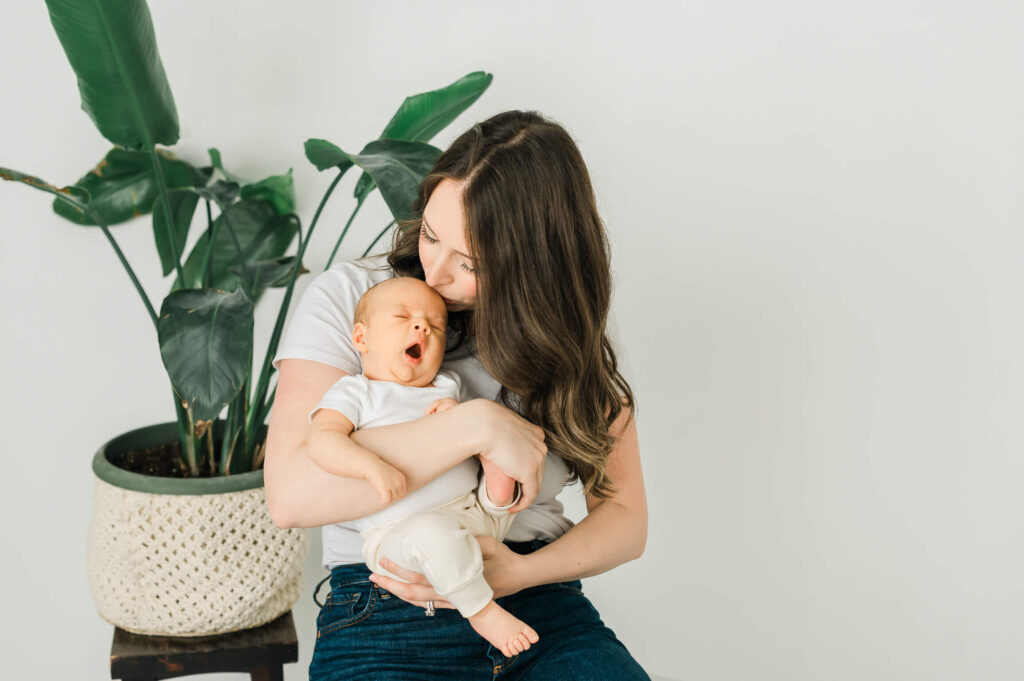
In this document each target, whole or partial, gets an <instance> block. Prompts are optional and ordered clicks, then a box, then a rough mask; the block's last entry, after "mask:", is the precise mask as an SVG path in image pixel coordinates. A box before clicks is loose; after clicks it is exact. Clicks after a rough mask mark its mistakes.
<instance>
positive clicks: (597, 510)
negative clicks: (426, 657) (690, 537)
mask: <svg viewBox="0 0 1024 681" xmlns="http://www.w3.org/2000/svg"><path fill="white" fill-rule="evenodd" d="M628 417H629V413H628V411H626V410H623V413H622V414H620V415H619V417H618V418H617V419H616V420H615V423H613V424H612V427H611V428H610V429H609V430H610V432H612V433H614V434H616V435H617V436H618V440H617V441H616V443H615V446H614V448H613V449H612V451H611V452H610V453H609V455H608V467H607V469H606V470H607V474H608V477H609V478H610V479H611V481H612V484H613V485H614V486H615V488H616V493H615V494H614V496H612V497H610V498H608V499H597V498H596V497H594V496H593V495H587V510H588V515H587V517H586V518H584V519H583V520H581V521H580V522H579V523H578V524H577V525H576V526H575V527H573V528H571V529H570V530H569V531H568V532H566V533H565V534H564V535H562V536H561V537H559V538H558V539H557V540H555V541H553V542H551V543H550V544H548V545H547V546H545V547H543V548H541V549H538V550H537V551H534V552H533V553H529V554H526V555H520V554H517V553H514V552H513V551H512V550H511V549H509V548H508V547H507V546H505V545H504V544H502V543H500V542H499V541H498V540H496V539H495V538H494V537H489V536H484V537H477V541H479V542H480V548H481V550H482V552H483V558H484V577H485V578H486V579H487V583H488V584H490V586H491V588H492V589H494V595H495V597H496V598H497V597H501V596H506V595H508V594H513V593H516V592H517V591H521V590H522V589H525V588H528V587H531V586H537V585H540V584H552V583H555V582H565V581H571V580H574V579H581V578H583V577H591V576H593V575H597V574H600V573H602V572H607V571H608V570H610V569H612V568H613V567H615V566H617V565H621V564H622V563H625V562H627V561H630V560H633V559H635V558H639V557H640V556H641V555H642V554H643V552H644V547H645V545H646V543H647V494H646V492H645V491H644V481H643V473H642V471H641V468H640V446H639V443H638V441H637V433H636V421H635V420H634V421H631V422H630V423H629V426H628V427H625V428H624V424H625V422H626V420H627V418H628ZM384 567H385V568H386V569H388V570H391V571H392V572H394V573H395V574H397V575H399V576H401V577H402V578H404V579H406V580H408V581H410V582H413V583H411V584H404V583H402V582H398V581H397V580H394V579H391V578H390V577H387V576H384V575H380V574H376V573H374V575H373V576H372V577H371V579H372V580H373V581H374V582H376V583H377V584H380V585H381V587H383V588H385V589H387V590H388V591H390V592H391V593H393V594H395V595H396V596H398V597H399V598H402V599H404V600H406V601H410V602H413V603H417V604H419V603H422V602H425V601H427V600H434V605H435V606H438V607H451V606H450V604H449V603H448V602H447V601H444V600H443V599H440V598H439V597H438V595H437V592H435V591H434V590H433V587H431V586H430V583H429V582H428V581H427V580H426V578H425V577H423V575H421V574H418V573H415V572H411V571H408V570H404V569H403V568H400V567H398V566H395V565H391V564H385V565H384Z"/></svg>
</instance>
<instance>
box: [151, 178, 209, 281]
mask: <svg viewBox="0 0 1024 681" xmlns="http://www.w3.org/2000/svg"><path fill="white" fill-rule="evenodd" d="M167 200H168V203H169V204H170V207H171V216H172V217H173V219H174V224H172V225H171V228H170V230H168V228H167V218H165V217H164V215H165V212H164V210H163V208H162V206H161V202H162V201H163V198H162V197H161V198H158V199H157V200H156V205H154V206H153V238H154V239H155V240H156V251H157V253H158V254H159V255H160V265H161V267H163V273H164V276H165V277H166V276H167V275H168V274H170V273H171V270H173V269H174V265H175V263H176V262H179V261H180V260H181V256H182V251H184V250H185V242H186V241H187V240H188V228H189V226H190V225H191V224H192V216H193V215H194V214H195V212H196V205H197V204H198V203H199V194H197V193H196V192H195V191H194V190H192V189H191V188H186V189H168V190H167ZM172 236H173V238H174V241H173V243H174V249H173V251H172V249H171V243H172V242H171V237H172Z"/></svg>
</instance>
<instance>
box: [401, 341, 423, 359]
mask: <svg viewBox="0 0 1024 681" xmlns="http://www.w3.org/2000/svg"><path fill="white" fill-rule="evenodd" d="M422 352H423V351H422V349H421V348H420V344H419V343H413V344H412V345H410V346H409V347H407V348H406V349H405V354H407V355H409V356H410V357H412V358H413V359H419V358H420V354H421V353H422Z"/></svg>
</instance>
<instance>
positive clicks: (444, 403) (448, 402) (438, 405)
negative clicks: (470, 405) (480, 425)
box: [424, 397, 458, 416]
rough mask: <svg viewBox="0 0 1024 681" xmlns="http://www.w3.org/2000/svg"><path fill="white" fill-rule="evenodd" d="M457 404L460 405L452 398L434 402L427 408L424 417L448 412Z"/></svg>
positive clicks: (443, 398)
mask: <svg viewBox="0 0 1024 681" xmlns="http://www.w3.org/2000/svg"><path fill="white" fill-rule="evenodd" d="M456 404H458V402H457V401H456V400H453V399H452V398H450V397H442V398H441V399H439V400H434V401H433V402H431V403H430V406H429V407H427V411H426V414H424V415H425V416H430V415H431V414H440V413H441V412H442V411H448V410H449V409H451V408H452V407H454V406H455V405H456Z"/></svg>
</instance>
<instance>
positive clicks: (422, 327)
mask: <svg viewBox="0 0 1024 681" xmlns="http://www.w3.org/2000/svg"><path fill="white" fill-rule="evenodd" d="M412 328H414V329H416V330H417V331H422V332H423V333H424V334H429V333H430V325H429V324H427V323H426V322H413V325H412Z"/></svg>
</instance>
